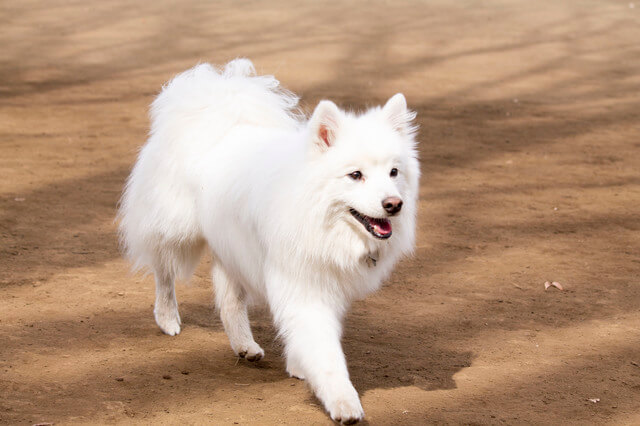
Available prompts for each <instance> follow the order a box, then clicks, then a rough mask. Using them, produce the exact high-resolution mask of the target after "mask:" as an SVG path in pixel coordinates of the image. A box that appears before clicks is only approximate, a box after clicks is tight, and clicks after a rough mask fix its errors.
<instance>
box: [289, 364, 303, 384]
mask: <svg viewBox="0 0 640 426" xmlns="http://www.w3.org/2000/svg"><path fill="white" fill-rule="evenodd" d="M287 373H289V376H290V377H295V378H296V379H298V380H304V379H305V377H304V373H302V369H300V368H299V367H298V366H297V365H295V364H294V363H292V362H291V361H288V362H287Z"/></svg>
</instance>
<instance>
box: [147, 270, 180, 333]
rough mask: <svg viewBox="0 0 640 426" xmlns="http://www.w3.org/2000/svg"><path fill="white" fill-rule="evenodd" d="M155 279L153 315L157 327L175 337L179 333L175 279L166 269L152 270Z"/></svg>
mask: <svg viewBox="0 0 640 426" xmlns="http://www.w3.org/2000/svg"><path fill="white" fill-rule="evenodd" d="M154 276H155V279H156V303H155V307H154V309H153V314H154V316H155V318H156V323H157V324H158V327H160V329H161V330H162V331H163V332H165V333H166V334H168V335H169V336H175V335H176V334H179V333H180V314H179V313H178V300H177V299H176V291H175V277H174V275H173V274H172V273H171V272H168V271H166V268H162V267H156V268H154Z"/></svg>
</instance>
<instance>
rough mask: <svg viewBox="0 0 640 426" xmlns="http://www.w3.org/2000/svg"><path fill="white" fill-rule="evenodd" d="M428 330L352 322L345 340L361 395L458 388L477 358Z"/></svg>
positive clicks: (345, 347) (350, 370) (346, 353)
mask: <svg viewBox="0 0 640 426" xmlns="http://www.w3.org/2000/svg"><path fill="white" fill-rule="evenodd" d="M445 343H446V342H444V343H443V342H442V341H441V340H440V339H439V338H438V337H435V336H434V334H433V333H430V332H429V330H428V329H427V328H423V329H422V330H419V331H418V330H416V327H412V328H411V329H410V330H407V329H398V328H397V327H394V326H392V325H389V326H386V327H382V328H381V327H377V326H374V325H370V324H366V318H359V319H356V320H355V321H354V319H353V318H351V321H350V324H348V325H347V327H346V330H345V336H344V339H343V347H344V351H345V356H346V358H347V362H348V365H349V372H350V376H351V380H352V382H353V384H354V386H355V387H356V389H358V390H359V391H360V392H363V391H366V390H369V389H380V388H382V389H389V388H397V387H405V386H415V387H418V388H419V389H422V390H425V391H432V390H444V389H454V388H456V383H455V380H454V375H455V374H456V373H457V372H458V371H460V370H462V369H463V368H465V367H470V366H471V362H472V360H473V354H472V352H470V351H456V350H455V348H451V347H444V346H446V345H445Z"/></svg>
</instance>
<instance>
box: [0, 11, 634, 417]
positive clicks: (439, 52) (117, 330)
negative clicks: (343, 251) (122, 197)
mask: <svg viewBox="0 0 640 426" xmlns="http://www.w3.org/2000/svg"><path fill="white" fill-rule="evenodd" d="M130 3H131V2H126V1H112V2H86V1H75V2H72V1H64V2H62V1H55V2H54V1H50V2H40V1H33V0H20V1H17V0H9V1H4V2H2V3H1V4H0V147H1V151H0V152H1V155H0V171H1V175H2V179H1V180H0V233H1V236H2V239H1V241H2V244H1V245H0V286H1V287H0V291H1V295H0V422H2V423H5V424H32V423H37V422H53V423H55V424H73V423H108V424H111V423H120V424H130V423H145V424H148V423H152V422H153V423H156V424H203V423H210V424H329V423H330V421H329V420H328V417H327V416H326V415H325V413H324V412H323V410H322V409H321V407H320V406H319V403H318V401H317V400H316V399H315V398H314V397H313V396H312V395H311V394H310V392H309V391H308V389H307V388H306V385H305V384H304V382H299V381H296V380H295V379H290V378H288V377H287V376H286V374H285V372H284V368H283V362H282V359H281V346H280V344H279V343H278V341H277V340H275V338H274V331H273V328H272V327H271V325H270V318H269V315H268V313H266V312H263V311H257V312H255V313H254V314H253V316H252V317H253V320H254V323H255V326H254V329H255V334H256V339H257V340H258V342H259V343H261V344H262V345H263V347H265V349H266V350H267V356H266V359H264V361H261V362H260V363H258V364H257V365H254V364H250V363H248V362H246V361H244V360H240V361H238V360H237V359H236V358H235V357H234V355H233V353H232V351H231V349H230V348H229V346H228V343H227V339H226V336H225V335H224V333H223V330H222V326H221V324H220V321H219V319H218V318H216V316H215V315H214V312H213V309H212V296H211V292H210V287H211V284H210V278H209V274H208V265H207V263H206V262H204V263H203V265H202V266H201V267H200V268H199V269H198V271H197V273H196V276H195V277H194V278H193V280H192V283H191V284H188V285H181V286H179V288H178V296H179V299H180V302H181V313H182V316H183V321H184V329H183V333H182V334H180V336H178V337H176V338H171V337H168V336H165V335H162V334H161V333H160V331H159V330H158V328H157V327H156V325H155V323H154V321H153V316H152V303H153V288H152V278H151V277H149V276H147V277H141V276H133V275H131V274H130V273H129V269H128V268H129V267H128V265H127V264H126V262H124V261H123V260H122V259H121V257H120V254H119V252H118V247H117V239H116V234H115V225H114V223H113V220H114V213H115V206H116V203H117V201H118V198H119V194H120V191H121V188H122V185H123V182H124V179H125V177H126V176H127V174H128V171H129V169H130V167H131V166H132V164H133V162H134V159H135V155H136V150H137V148H138V147H139V146H140V145H141V144H142V143H143V142H144V140H145V134H146V131H147V126H148V120H147V106H148V104H149V103H150V102H151V100H152V99H153V97H154V95H155V94H156V93H157V92H158V90H159V88H160V87H161V85H162V84H163V82H165V81H166V80H167V79H169V78H170V77H171V76H172V75H174V74H175V73H177V72H179V71H181V70H184V69H186V68H188V67H190V66H192V65H193V64H195V63H197V62H199V61H209V62H214V63H221V62H225V61H227V60H229V59H232V58H234V57H237V56H247V57H250V58H252V59H253V60H254V61H255V63H256V64H257V67H258V68H259V70H260V71H261V72H267V73H274V74H276V75H277V76H278V77H279V78H280V79H281V81H282V82H283V84H284V85H285V86H287V87H289V88H290V89H292V90H294V91H296V92H298V93H300V94H301V95H302V96H303V104H304V106H305V107H306V108H307V110H308V109H310V108H312V107H313V106H314V105H315V103H316V102H317V101H318V100H319V99H321V98H324V97H326V98H331V99H333V100H335V101H336V102H338V103H340V104H341V105H343V106H348V107H351V108H354V109H359V108H363V107H365V106H366V105H372V104H376V103H380V102H383V101H384V100H385V99H386V98H388V97H389V96H391V95H392V94H393V93H395V92H397V91H402V92H404V93H405V94H406V96H407V98H408V101H409V103H410V105H411V106H412V107H413V108H414V109H416V110H417V111H418V114H419V115H418V122H419V124H420V126H421V131H420V137H419V139H420V142H421V144H420V150H421V157H422V158H421V161H422V170H423V179H422V186H421V204H420V206H421V210H420V214H419V238H418V247H417V250H416V254H415V257H414V258H412V259H408V260H406V261H404V262H402V263H401V264H400V265H399V267H398V268H397V270H396V272H395V274H394V275H393V277H392V278H391V279H390V280H389V282H388V284H387V285H386V286H385V288H384V289H383V290H382V291H381V292H379V293H378V294H377V295H375V296H374V297H371V298H369V299H367V300H366V301H364V302H359V303H357V304H356V305H355V306H354V308H353V310H352V313H351V314H350V315H349V317H348V321H347V325H346V333H345V337H344V347H345V351H346V353H347V356H348V360H349V368H350V371H351V374H352V378H353V381H354V383H355V385H356V387H357V389H358V390H359V392H360V394H361V396H362V401H363V405H364V408H365V411H366V413H367V419H368V421H369V422H370V424H372V425H373V424H376V425H378V424H425V423H438V424H461V423H464V424H499V423H507V424H522V423H540V424H560V423H565V424H567V423H573V424H585V423H598V424H639V423H640V414H639V413H640V290H639V286H638V285H639V276H640V274H639V272H640V247H639V246H640V244H639V242H640V216H639V215H638V208H639V206H640V127H639V121H640V115H639V111H640V91H639V89H640V44H639V43H638V40H640V25H639V24H640V4H636V5H634V4H633V3H629V2H627V1H609V2H601V1H575V2H556V1H548V0H547V1H536V2H525V1H518V2H512V1H496V2H484V1H479V0H469V1H462V2H448V1H438V0H435V1H430V2H405V1H400V2H370V1H356V2H349V3H348V4H347V3H346V2H306V3H303V4H298V3H297V2H293V1H287V2H270V3H269V5H266V4H256V3H253V2H230V1H229V2H215V3H213V4H208V3H207V2H196V1H193V2H186V1H182V2H177V1H176V2H170V1H165V0H162V1H155V2H145V3H144V4H137V5H136V4H130ZM276 3H277V4H276ZM632 6H634V7H632ZM547 280H550V281H559V282H560V283H562V285H563V286H564V287H565V291H562V292H561V291H558V290H557V289H555V288H552V289H549V290H547V291H545V289H544V286H543V284H544V282H545V281H547ZM594 398H598V399H599V401H598V402H591V401H589V399H594Z"/></svg>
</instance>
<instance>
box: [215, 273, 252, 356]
mask: <svg viewBox="0 0 640 426" xmlns="http://www.w3.org/2000/svg"><path fill="white" fill-rule="evenodd" d="M213 284H214V287H215V294H216V307H217V308H218V309H219V311H220V319H222V324H223V325H224V330H225V332H226V333H227V336H228V337H229V342H230V343H231V348H232V349H233V351H234V352H235V353H236V355H238V356H239V357H241V358H246V359H247V360H249V361H258V360H260V359H262V357H264V351H263V350H262V348H261V347H260V346H259V345H258V344H257V343H256V342H255V340H253V333H251V325H250V323H249V315H248V314H247V304H246V300H245V296H244V291H243V290H242V288H241V287H240V285H239V284H238V283H237V282H236V281H235V280H233V279H232V278H231V277H229V275H228V274H227V273H226V272H225V271H224V269H222V267H221V266H220V265H219V264H216V265H214V267H213Z"/></svg>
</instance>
